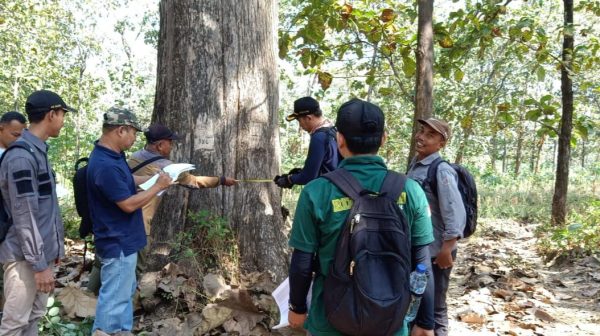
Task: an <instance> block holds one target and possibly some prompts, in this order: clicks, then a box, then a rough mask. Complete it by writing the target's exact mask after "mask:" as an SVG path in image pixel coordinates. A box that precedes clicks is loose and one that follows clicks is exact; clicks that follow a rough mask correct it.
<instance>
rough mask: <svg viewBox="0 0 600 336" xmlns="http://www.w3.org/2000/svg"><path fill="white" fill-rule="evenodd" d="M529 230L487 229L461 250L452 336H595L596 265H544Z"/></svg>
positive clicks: (498, 223) (512, 225) (583, 261)
mask: <svg viewBox="0 0 600 336" xmlns="http://www.w3.org/2000/svg"><path fill="white" fill-rule="evenodd" d="M534 230H535V226H534V225H532V224H526V223H518V222H514V221H506V220H493V221H485V222H484V223H483V226H482V228H481V230H480V232H478V234H477V235H476V236H475V237H472V238H470V239H468V240H466V241H464V242H462V243H460V247H459V253H458V258H457V262H456V264H455V268H454V269H453V271H452V282H451V286H450V289H449V292H448V305H449V319H450V330H451V332H450V335H474V336H475V335H524V336H527V335H546V336H550V335H557V336H558V335H560V336H567V335H600V258H598V257H596V256H589V257H586V258H580V259H575V260H566V258H559V259H556V260H553V261H551V262H548V263H547V262H545V261H544V260H543V259H542V258H541V257H540V256H539V255H538V254H537V253H536V248H535V243H536V238H535V237H534Z"/></svg>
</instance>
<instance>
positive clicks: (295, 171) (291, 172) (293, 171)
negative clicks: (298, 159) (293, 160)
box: [287, 168, 302, 175]
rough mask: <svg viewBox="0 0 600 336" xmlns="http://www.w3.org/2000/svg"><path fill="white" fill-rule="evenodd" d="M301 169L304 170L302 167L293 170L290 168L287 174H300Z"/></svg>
mask: <svg viewBox="0 0 600 336" xmlns="http://www.w3.org/2000/svg"><path fill="white" fill-rule="evenodd" d="M301 171H302V168H292V170H290V171H289V172H288V173H287V174H288V175H294V174H298V173H299V172H301Z"/></svg>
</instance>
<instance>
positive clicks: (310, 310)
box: [288, 99, 434, 335]
mask: <svg viewBox="0 0 600 336" xmlns="http://www.w3.org/2000/svg"><path fill="white" fill-rule="evenodd" d="M384 125H385V117H384V115H383V112H382V111H381V109H380V108H379V107H378V106H376V105H374V104H371V103H369V102H365V101H362V100H360V99H353V100H351V101H349V102H347V103H345V104H343V105H342V106H341V107H340V109H339V110H338V114H337V120H336V127H337V129H338V133H337V143H338V148H339V150H340V153H341V154H342V156H343V157H344V160H343V161H342V162H341V164H340V165H339V167H338V168H344V169H346V170H347V171H349V172H350V173H351V174H352V175H353V177H354V178H356V179H357V180H358V181H359V182H360V183H361V185H362V186H363V187H364V188H365V189H367V190H373V191H378V190H380V189H381V185H382V183H383V180H384V178H385V176H386V174H387V171H388V169H387V167H386V165H385V163H384V161H383V159H382V158H381V157H380V156H378V155H377V152H378V150H379V147H380V146H381V145H383V144H384V143H385V139H386V135H385V131H384ZM398 203H399V205H400V207H401V209H402V211H403V212H404V215H405V216H406V219H407V221H408V225H409V227H410V232H411V243H412V259H413V260H411V263H412V266H413V267H412V269H414V267H415V266H416V263H424V264H426V265H427V266H428V269H431V265H430V259H429V252H428V249H427V246H428V245H429V243H431V242H432V241H433V240H434V238H433V234H432V226H431V219H430V213H429V205H428V203H427V199H426V198H425V194H424V193H423V190H422V189H421V187H420V186H419V184H418V183H417V182H415V181H413V180H410V179H408V180H407V182H406V184H405V187H404V192H403V193H402V194H401V196H400V198H399V200H398ZM351 207H352V200H351V199H349V198H348V197H347V196H346V195H344V194H343V193H342V192H341V190H340V189H339V188H338V187H336V186H335V185H334V184H333V183H331V182H330V181H329V180H327V179H326V178H323V177H321V178H317V179H316V180H313V181H312V182H310V183H308V184H307V185H306V187H304V189H303V190H302V192H301V194H300V198H299V200H298V205H297V207H296V214H295V216H294V223H293V226H292V231H291V237H290V241H289V244H290V246H291V247H292V248H293V249H294V252H293V254H292V261H291V265H290V275H289V280H290V301H289V302H290V305H289V307H290V312H289V316H288V318H289V322H290V326H291V327H294V328H296V327H302V326H303V327H304V328H305V329H307V330H308V331H309V332H310V333H311V334H313V335H341V333H340V332H339V331H337V330H336V329H335V328H333V326H331V324H330V323H329V322H328V320H327V317H326V314H325V306H324V302H323V284H324V281H325V278H326V277H327V275H328V273H329V267H330V264H331V262H332V260H333V258H334V255H335V250H336V244H337V240H338V237H339V235H340V232H341V231H342V229H343V226H344V223H345V221H346V217H347V216H348V212H349V210H350V209H351ZM315 253H316V255H317V259H318V260H317V262H318V265H319V269H318V272H317V275H316V277H315V278H314V282H313V290H312V303H311V306H310V307H307V305H306V295H307V293H308V290H309V286H310V283H311V281H313V277H312V271H313V262H314V261H313V256H314V254H315ZM429 284H431V282H429ZM431 293H433V288H432V286H429V285H428V287H427V290H426V293H425V295H424V296H423V299H422V301H421V309H420V311H419V315H418V316H417V319H416V325H415V327H414V328H413V331H412V335H433V331H432V329H433V295H431ZM307 315H308V317H307ZM396 335H408V328H407V327H406V326H405V327H404V328H402V329H401V330H398V332H397V333H396Z"/></svg>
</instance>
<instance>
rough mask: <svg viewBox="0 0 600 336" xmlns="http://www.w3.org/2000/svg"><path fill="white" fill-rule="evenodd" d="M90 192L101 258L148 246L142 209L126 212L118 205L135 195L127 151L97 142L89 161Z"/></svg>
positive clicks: (96, 238)
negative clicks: (126, 155) (115, 149)
mask: <svg viewBox="0 0 600 336" xmlns="http://www.w3.org/2000/svg"><path fill="white" fill-rule="evenodd" d="M87 191H88V202H89V205H90V215H91V218H92V223H93V227H94V243H95V245H96V252H97V253H98V254H99V255H100V257H101V258H118V257H119V255H120V254H121V251H122V252H123V254H124V255H125V256H128V255H130V254H132V253H136V252H138V251H139V250H141V249H142V248H143V247H144V246H146V231H145V230H144V221H143V219H142V210H141V209H138V210H136V211H134V212H132V213H126V212H124V211H123V210H121V208H119V206H118V205H117V202H120V201H123V200H126V199H127V198H129V197H131V196H132V195H135V194H136V188H135V182H134V181H133V176H132V175H131V171H130V170H129V166H128V165H127V161H126V160H125V154H124V153H117V152H115V151H113V150H111V149H108V148H106V147H104V146H102V145H99V144H98V142H96V144H95V146H94V150H93V151H92V154H90V161H89V163H88V170H87Z"/></svg>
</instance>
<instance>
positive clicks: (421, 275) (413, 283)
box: [404, 264, 427, 323]
mask: <svg viewBox="0 0 600 336" xmlns="http://www.w3.org/2000/svg"><path fill="white" fill-rule="evenodd" d="M426 287H427V266H425V265H423V264H417V269H416V270H414V271H412V273H410V292H411V298H410V305H409V306H408V311H407V312H406V316H405V317H404V321H406V322H407V323H409V322H412V321H413V320H414V319H415V318H416V317H417V312H418V311H419V305H420V304H421V296H422V295H423V293H425V288H426Z"/></svg>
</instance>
